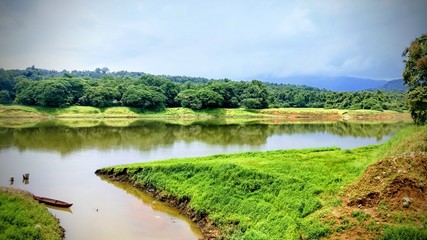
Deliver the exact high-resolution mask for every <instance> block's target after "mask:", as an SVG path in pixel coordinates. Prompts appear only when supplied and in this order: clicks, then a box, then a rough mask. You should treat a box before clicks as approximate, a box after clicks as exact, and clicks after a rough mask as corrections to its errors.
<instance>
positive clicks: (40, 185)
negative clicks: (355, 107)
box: [0, 120, 405, 239]
mask: <svg viewBox="0 0 427 240" xmlns="http://www.w3.org/2000/svg"><path fill="white" fill-rule="evenodd" d="M111 125H114V126H111ZM404 125H405V124H403V123H394V124H388V123H387V124H386V123H380V124H360V123H346V122H336V123H324V124H323V123H298V124H293V123H275V124H264V123H257V122H251V123H244V124H225V123H224V121H208V122H196V123H191V124H174V123H167V122H160V121H134V122H131V121H130V120H128V121H126V122H123V123H121V122H120V121H118V120H115V121H114V124H110V123H109V122H103V121H102V120H90V121H81V120H72V121H59V120H55V121H54V120H51V121H42V122H37V123H31V124H26V125H21V126H20V127H16V126H13V124H9V126H10V127H0V176H1V177H0V185H1V186H9V178H10V176H15V182H14V184H13V185H12V186H13V187H15V188H20V189H25V190H28V191H31V192H32V193H33V194H36V195H40V196H45V197H52V198H57V199H61V200H65V201H67V202H71V203H74V205H73V206H72V207H71V208H70V211H63V210H60V209H53V208H50V209H49V210H50V211H51V212H52V213H53V214H54V215H56V216H57V217H58V218H59V219H60V221H61V225H62V226H63V227H64V228H65V229H66V239H198V238H199V237H201V233H200V231H199V230H198V228H197V226H195V225H194V224H192V223H191V221H189V220H188V219H187V218H185V217H184V216H182V215H180V214H179V213H178V212H177V211H176V210H174V209H173V208H170V207H168V206H167V205H165V204H163V203H161V202H159V201H156V200H155V199H153V198H151V197H150V196H148V195H147V194H144V193H141V192H140V191H136V190H135V189H133V188H132V187H131V186H129V185H127V184H122V183H112V182H110V181H108V180H105V179H101V178H99V177H98V176H96V175H95V174H94V172H95V170H96V169H98V168H102V167H106V166H111V165H118V164H124V163H134V162H145V161H153V160H162V159H168V158H181V157H192V156H204V155H211V154H218V153H234V152H242V151H266V150H276V149H290V148H312V147H328V146H338V147H341V148H354V147H358V146H365V145H369V144H375V143H379V142H383V141H385V140H387V139H389V138H390V137H391V136H393V135H394V134H395V133H396V132H397V131H398V130H399V129H401V128H403V127H404ZM23 173H30V180H29V182H28V183H23V182H21V181H20V179H21V176H22V174H23Z"/></svg>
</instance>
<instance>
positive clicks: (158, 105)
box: [121, 86, 167, 110]
mask: <svg viewBox="0 0 427 240" xmlns="http://www.w3.org/2000/svg"><path fill="white" fill-rule="evenodd" d="M166 100H167V99H166V97H165V95H163V93H161V92H159V91H156V90H154V89H152V88H149V87H145V88H142V87H136V86H130V87H128V89H127V90H126V91H125V92H124V94H123V98H122V100H121V101H122V104H123V105H124V106H129V107H138V108H142V109H149V110H161V109H164V108H165V102H166Z"/></svg>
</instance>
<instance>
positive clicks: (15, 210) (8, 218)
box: [0, 190, 62, 240]
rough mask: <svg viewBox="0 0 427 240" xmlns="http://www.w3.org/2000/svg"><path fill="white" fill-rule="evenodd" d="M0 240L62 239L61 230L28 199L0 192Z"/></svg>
mask: <svg viewBox="0 0 427 240" xmlns="http://www.w3.org/2000/svg"><path fill="white" fill-rule="evenodd" d="M0 239H2V240H3V239H5V240H6V239H8V240H9V239H52V240H53V239H62V230H61V228H60V226H59V223H58V221H57V220H56V219H55V218H54V217H53V216H52V215H51V214H50V213H49V212H48V211H47V209H46V208H45V207H43V206H42V205H40V204H38V203H37V202H35V201H34V200H32V199H30V197H28V196H24V195H22V194H17V193H13V192H10V191H3V190H0Z"/></svg>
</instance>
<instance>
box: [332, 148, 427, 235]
mask: <svg viewBox="0 0 427 240" xmlns="http://www.w3.org/2000/svg"><path fill="white" fill-rule="evenodd" d="M426 184H427V154H426V153H425V152H421V151H418V152H409V153H404V154H400V155H397V156H393V157H387V158H384V159H382V160H380V161H378V162H377V163H375V164H373V165H371V166H369V167H368V168H367V170H366V171H365V173H364V174H363V176H362V177H361V178H360V179H359V180H358V181H357V182H355V183H354V184H352V185H350V186H349V187H348V189H347V190H346V193H345V195H344V196H343V197H342V200H343V201H342V202H343V203H342V205H341V206H340V207H338V208H336V209H334V210H333V212H332V213H331V214H330V215H329V216H327V217H325V219H324V220H325V221H326V222H329V223H333V224H332V226H333V228H334V229H333V234H332V235H331V236H329V237H330V238H331V239H378V238H379V237H380V235H381V233H382V231H383V227H384V224H391V225H393V224H407V225H411V226H422V224H423V221H426V220H427V217H426V216H427V189H426Z"/></svg>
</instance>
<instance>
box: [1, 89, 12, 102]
mask: <svg viewBox="0 0 427 240" xmlns="http://www.w3.org/2000/svg"><path fill="white" fill-rule="evenodd" d="M10 103H12V99H11V98H10V94H9V91H7V90H0V104H10Z"/></svg>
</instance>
